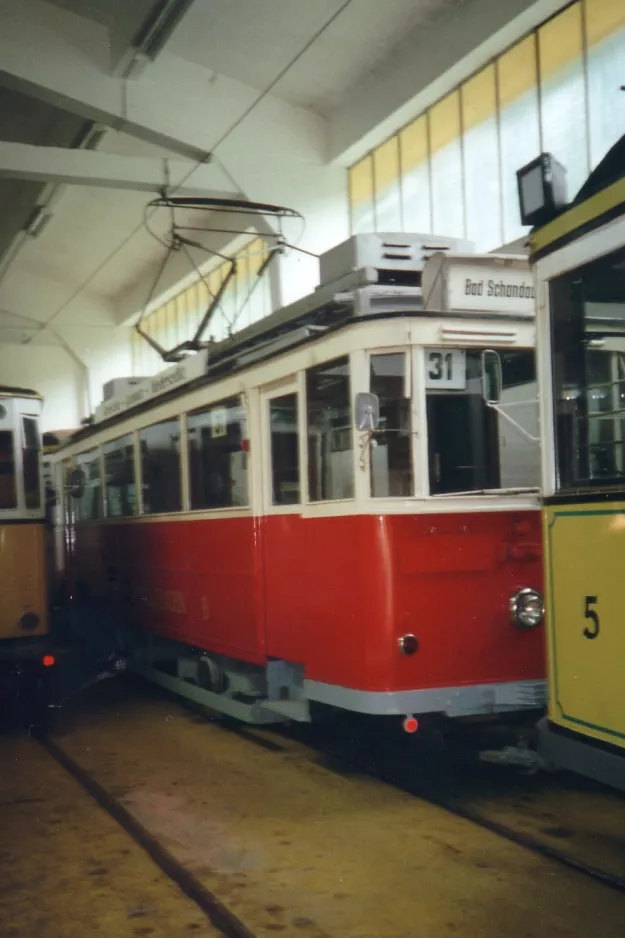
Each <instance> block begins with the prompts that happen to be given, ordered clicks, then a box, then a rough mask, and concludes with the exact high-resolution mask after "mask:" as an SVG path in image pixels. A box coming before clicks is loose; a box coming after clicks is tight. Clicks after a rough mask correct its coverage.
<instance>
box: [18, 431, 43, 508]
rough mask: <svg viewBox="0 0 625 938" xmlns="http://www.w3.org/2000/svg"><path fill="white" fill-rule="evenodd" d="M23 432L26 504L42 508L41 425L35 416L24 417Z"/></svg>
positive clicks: (28, 506) (29, 506)
mask: <svg viewBox="0 0 625 938" xmlns="http://www.w3.org/2000/svg"><path fill="white" fill-rule="evenodd" d="M22 434H23V439H22V465H23V473H24V500H25V505H26V508H41V479H40V476H39V466H40V452H41V445H40V442H39V427H38V426H37V421H36V420H35V418H34V417H22Z"/></svg>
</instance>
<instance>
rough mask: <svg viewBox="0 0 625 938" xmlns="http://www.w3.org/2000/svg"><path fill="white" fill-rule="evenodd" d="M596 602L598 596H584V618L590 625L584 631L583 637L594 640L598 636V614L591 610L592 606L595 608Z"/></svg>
mask: <svg viewBox="0 0 625 938" xmlns="http://www.w3.org/2000/svg"><path fill="white" fill-rule="evenodd" d="M598 601H599V597H598V596H586V599H585V603H584V618H585V619H588V620H589V623H590V624H589V625H587V626H586V628H585V629H584V635H585V636H586V638H596V637H597V635H598V634H599V629H600V624H599V613H598V612H597V610H596V609H593V606H596V605H597V603H598Z"/></svg>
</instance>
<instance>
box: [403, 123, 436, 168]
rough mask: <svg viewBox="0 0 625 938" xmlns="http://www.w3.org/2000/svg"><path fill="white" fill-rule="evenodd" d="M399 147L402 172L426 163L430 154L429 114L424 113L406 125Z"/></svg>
mask: <svg viewBox="0 0 625 938" xmlns="http://www.w3.org/2000/svg"><path fill="white" fill-rule="evenodd" d="M399 149H400V160H401V172H402V174H403V173H406V172H408V171H409V170H411V169H414V167H415V166H421V164H422V163H425V161H426V160H427V159H428V156H429V145H428V125H427V115H425V114H422V115H421V117H418V118H417V119H416V120H414V121H413V122H412V123H411V124H408V126H407V127H404V129H403V130H402V131H401V133H400V135H399Z"/></svg>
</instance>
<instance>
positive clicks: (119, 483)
mask: <svg viewBox="0 0 625 938" xmlns="http://www.w3.org/2000/svg"><path fill="white" fill-rule="evenodd" d="M133 442H134V437H133V434H132V433H127V434H126V435H125V436H121V437H119V439H117V440H112V441H111V442H110V443H105V444H104V446H103V447H102V451H103V453H104V480H105V486H106V516H107V518H127V517H130V516H131V515H134V514H136V512H137V490H136V485H135V464H134V445H133Z"/></svg>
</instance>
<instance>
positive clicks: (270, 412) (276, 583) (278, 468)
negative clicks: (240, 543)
mask: <svg viewBox="0 0 625 938" xmlns="http://www.w3.org/2000/svg"><path fill="white" fill-rule="evenodd" d="M302 407H303V399H302V394H301V392H300V390H299V388H298V386H297V384H296V382H295V380H289V381H286V382H282V383H281V384H280V385H275V384H274V385H272V386H270V387H269V388H267V389H266V390H263V391H261V408H262V419H261V427H262V450H263V458H262V475H263V478H262V502H263V511H262V514H263V520H262V541H263V553H264V580H265V616H266V635H267V647H266V652H267V654H268V655H269V656H270V657H271V656H275V657H281V658H286V659H287V660H290V661H294V662H297V661H299V660H302V654H303V652H302V649H303V634H302V628H301V626H302V623H301V616H302V611H301V584H300V583H299V581H298V571H302V570H304V569H305V567H306V552H307V546H306V543H305V536H304V535H305V529H304V526H305V524H306V522H303V521H302V517H301V510H302V507H301V502H302V480H303V473H304V456H303V441H302V438H301V429H300V428H301V427H302V426H304V423H303V419H302V418H303V413H300V410H301V408H302Z"/></svg>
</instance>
